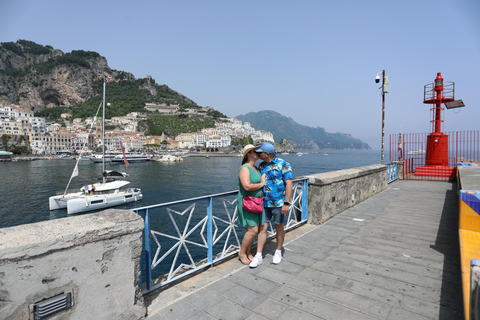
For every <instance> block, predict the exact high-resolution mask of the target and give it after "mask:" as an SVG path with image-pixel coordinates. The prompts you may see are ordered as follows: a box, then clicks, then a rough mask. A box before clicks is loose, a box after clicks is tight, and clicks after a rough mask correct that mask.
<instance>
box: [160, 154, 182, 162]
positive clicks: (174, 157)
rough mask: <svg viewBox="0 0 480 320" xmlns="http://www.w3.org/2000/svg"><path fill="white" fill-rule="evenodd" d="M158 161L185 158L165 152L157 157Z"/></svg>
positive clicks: (172, 160) (173, 160) (174, 160)
mask: <svg viewBox="0 0 480 320" xmlns="http://www.w3.org/2000/svg"><path fill="white" fill-rule="evenodd" d="M156 161H158V162H176V161H183V158H182V157H180V156H174V155H171V154H164V155H163V156H161V157H159V158H158V159H156Z"/></svg>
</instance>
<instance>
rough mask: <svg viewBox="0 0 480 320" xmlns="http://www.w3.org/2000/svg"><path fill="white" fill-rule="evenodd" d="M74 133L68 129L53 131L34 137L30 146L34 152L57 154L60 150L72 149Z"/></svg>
mask: <svg viewBox="0 0 480 320" xmlns="http://www.w3.org/2000/svg"><path fill="white" fill-rule="evenodd" d="M73 137H74V135H73V134H71V133H68V132H66V131H59V132H51V133H47V134H45V135H39V136H35V137H32V139H33V140H32V141H31V142H30V147H31V148H32V152H33V153H34V154H57V153H58V152H65V151H70V152H71V151H72V140H73Z"/></svg>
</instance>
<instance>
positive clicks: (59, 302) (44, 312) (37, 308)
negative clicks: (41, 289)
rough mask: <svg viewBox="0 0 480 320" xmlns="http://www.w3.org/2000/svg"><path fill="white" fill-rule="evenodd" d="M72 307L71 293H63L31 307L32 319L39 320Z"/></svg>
mask: <svg viewBox="0 0 480 320" xmlns="http://www.w3.org/2000/svg"><path fill="white" fill-rule="evenodd" d="M71 307H72V293H71V292H69V293H64V294H61V295H58V296H55V297H52V298H50V299H47V300H43V301H41V302H37V303H35V304H34V305H33V319H34V320H40V319H44V318H46V317H48V316H49V315H51V314H54V313H56V312H59V311H62V310H65V309H68V308H71Z"/></svg>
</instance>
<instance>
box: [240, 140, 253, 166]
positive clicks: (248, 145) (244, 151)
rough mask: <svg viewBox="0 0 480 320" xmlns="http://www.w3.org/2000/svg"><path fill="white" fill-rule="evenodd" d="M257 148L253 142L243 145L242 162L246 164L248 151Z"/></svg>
mask: <svg viewBox="0 0 480 320" xmlns="http://www.w3.org/2000/svg"><path fill="white" fill-rule="evenodd" d="M253 149H255V146H254V145H253V144H247V145H246V146H245V147H243V158H242V164H244V163H245V162H246V161H247V153H249V152H250V151H252V150H253Z"/></svg>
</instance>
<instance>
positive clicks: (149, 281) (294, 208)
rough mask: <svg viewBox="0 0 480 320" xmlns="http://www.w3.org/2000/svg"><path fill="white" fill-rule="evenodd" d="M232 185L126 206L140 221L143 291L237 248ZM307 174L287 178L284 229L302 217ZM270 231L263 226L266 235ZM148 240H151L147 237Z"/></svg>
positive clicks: (271, 233) (239, 233)
mask: <svg viewBox="0 0 480 320" xmlns="http://www.w3.org/2000/svg"><path fill="white" fill-rule="evenodd" d="M237 195H238V190H236V191H230V192H225V193H219V194H214V195H209V196H204V197H198V198H192V199H186V200H180V201H173V202H168V203H161V204H156V205H151V206H146V207H141V208H135V209H132V211H135V212H137V213H138V214H140V215H141V216H142V217H143V218H144V221H145V229H144V248H143V250H144V254H143V255H142V261H141V271H142V282H143V281H144V285H143V293H144V294H146V293H148V292H151V291H153V290H156V289H159V288H161V287H163V286H165V285H167V284H170V283H172V282H175V281H177V280H179V279H181V278H183V277H186V276H188V275H190V274H192V273H195V272H198V271H200V270H203V269H205V268H206V267H209V266H212V265H213V264H214V263H216V262H219V261H222V260H225V259H228V258H230V257H231V256H232V255H235V254H237V253H238V251H239V249H240V245H241V240H242V237H243V234H244V232H245V230H244V228H243V227H242V226H240V225H239V224H238V216H237ZM307 209H308V179H300V180H294V181H293V190H292V201H291V205H290V210H289V213H288V215H287V217H286V219H285V230H290V229H292V228H295V227H296V226H298V225H299V224H302V223H305V222H306V221H307V220H308V213H307ZM273 236H275V228H272V225H271V224H270V226H269V231H268V238H271V237H273ZM152 239H153V241H152Z"/></svg>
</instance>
